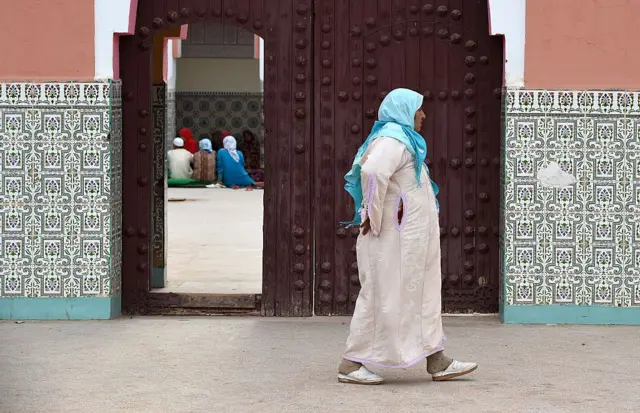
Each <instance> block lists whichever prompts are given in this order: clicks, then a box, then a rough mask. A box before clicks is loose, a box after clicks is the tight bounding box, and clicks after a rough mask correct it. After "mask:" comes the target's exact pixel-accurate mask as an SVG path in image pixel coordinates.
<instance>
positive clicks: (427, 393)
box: [0, 317, 640, 413]
mask: <svg viewBox="0 0 640 413" xmlns="http://www.w3.org/2000/svg"><path fill="white" fill-rule="evenodd" d="M348 323H349V319H348V318H344V317H331V318H327V317H322V318H321V317H316V318H311V319H263V318H240V317H230V318H227V317H209V318H178V317H175V318H165V317H139V318H133V319H130V318H122V319H118V320H112V321H104V322H97V321H96V322H94V321H89V322H26V323H23V324H15V323H13V322H0V412H2V413H28V412H64V413H72V412H92V413H94V412H100V413H112V412H133V413H146V412H149V413H164V412H167V413H169V412H233V413H239V412H274V413H275V412H277V413H282V412H305V413H308V412H359V413H363V412H425V411H431V412H447V413H449V412H545V413H554V412H638V411H640V378H639V376H638V371H639V368H640V357H638V351H639V349H640V329H638V328H637V327H598V326H517V325H502V324H501V323H500V322H499V321H497V320H496V319H495V318H493V317H446V318H445V330H446V333H447V337H448V343H447V353H448V354H451V355H454V356H455V357H458V358H460V359H464V360H469V359H472V360H476V361H478V362H479V363H480V368H479V369H478V371H477V372H476V373H475V374H474V375H472V376H469V378H468V379H466V380H461V381H458V382H449V383H435V382H433V381H431V380H430V379H429V378H428V377H427V376H426V374H425V372H424V365H419V366H416V367H414V368H412V369H409V370H406V371H383V372H382V373H383V374H384V376H385V378H386V379H387V380H388V382H387V384H385V385H383V386H373V387H368V386H353V385H344V384H339V383H338V382H337V380H336V366H337V364H338V361H339V357H340V354H341V351H342V350H343V346H344V340H345V339H346V337H347V334H348Z"/></svg>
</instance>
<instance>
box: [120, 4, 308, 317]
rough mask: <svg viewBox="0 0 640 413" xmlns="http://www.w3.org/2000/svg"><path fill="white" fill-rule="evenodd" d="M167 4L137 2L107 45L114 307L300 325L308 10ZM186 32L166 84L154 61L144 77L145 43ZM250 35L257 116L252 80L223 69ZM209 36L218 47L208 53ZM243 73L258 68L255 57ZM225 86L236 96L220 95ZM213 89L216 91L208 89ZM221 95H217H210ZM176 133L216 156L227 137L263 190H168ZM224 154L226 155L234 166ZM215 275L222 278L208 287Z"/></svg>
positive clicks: (150, 53) (304, 293)
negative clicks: (115, 128) (119, 223)
mask: <svg viewBox="0 0 640 413" xmlns="http://www.w3.org/2000/svg"><path fill="white" fill-rule="evenodd" d="M180 5H181V8H179V9H177V10H176V9H174V8H172V6H173V4H172V3H171V4H170V3H169V2H166V3H165V2H160V3H158V2H155V1H152V0H139V2H138V15H137V16H138V17H137V21H136V32H135V33H136V34H135V35H133V36H125V37H123V38H121V40H120V62H121V73H122V84H123V130H124V144H123V163H124V167H123V211H124V212H123V225H124V227H125V231H124V235H125V236H124V240H123V255H124V259H123V269H122V271H123V286H122V291H123V293H122V296H123V309H124V310H125V311H128V312H142V313H149V312H160V313H165V314H166V313H172V312H173V313H175V312H180V311H183V310H186V313H234V312H235V313H237V312H242V313H247V312H256V313H261V314H263V315H266V316H273V315H275V316H308V315H311V311H312V290H313V281H312V280H313V262H312V259H311V257H312V245H311V237H312V216H313V203H312V197H313V185H312V176H313V168H312V167H311V166H310V165H311V164H312V155H313V152H312V148H313V140H312V130H313V127H312V125H313V123H312V121H313V117H312V113H313V108H312V102H313V99H312V97H313V93H312V88H313V82H312V79H313V67H312V65H311V64H310V62H312V47H311V39H312V25H311V13H310V11H311V7H310V2H308V1H303V2H300V1H297V2H294V1H292V0H282V1H279V2H274V3H269V5H266V4H263V2H261V1H249V2H242V3H241V4H238V5H237V7H234V8H233V9H231V8H222V7H221V6H222V5H221V4H220V3H219V2H203V1H200V0H189V1H187V0H185V1H184V2H181V4H180ZM185 26H188V27H189V31H190V32H191V38H189V37H188V34H187V35H186V37H181V38H180V39H181V40H182V42H179V43H182V45H181V47H182V50H180V51H179V52H180V53H178V54H179V55H180V56H181V57H179V58H178V61H177V63H176V65H175V73H173V77H175V86H176V87H175V88H172V87H171V86H172V85H171V81H170V79H171V78H172V76H171V73H172V72H171V67H172V66H171V65H169V64H165V63H164V62H163V63H160V65H159V66H157V67H162V69H161V70H160V69H156V66H155V65H156V63H154V62H155V61H156V60H157V59H158V57H157V56H158V54H156V53H154V49H157V47H156V46H155V43H160V44H164V43H167V41H168V43H171V40H167V39H172V38H173V36H175V33H169V34H167V33H166V31H170V30H175V29H176V28H181V27H185ZM284 27H289V28H290V29H288V30H284V29H283V28H284ZM275 28H278V29H277V30H275ZM216 33H217V34H216ZM234 33H235V34H234ZM293 33H295V38H294V37H293V36H292V34H293ZM158 36H160V39H158ZM216 36H217V37H216ZM257 36H260V38H261V39H264V50H265V54H264V55H265V65H264V92H263V93H264V102H265V104H264V116H262V112H263V105H262V90H263V89H262V82H261V81H260V80H259V79H256V78H255V77H254V78H252V79H255V81H253V80H252V81H253V84H254V85H255V84H256V83H257V84H258V85H259V86H256V87H254V88H253V89H249V90H247V88H246V86H247V81H246V80H242V78H240V80H238V79H237V77H238V75H239V74H240V73H241V72H242V65H236V66H235V67H230V66H229V63H230V61H231V60H236V61H239V60H243V59H246V60H244V61H245V62H246V61H249V60H251V59H255V55H252V56H250V57H248V58H243V57H242V56H240V55H239V54H241V53H242V52H243V51H246V50H247V49H250V51H251V52H253V51H254V50H255V49H257V47H256V41H257V40H258V39H259V38H258V37H257ZM216 38H217V39H218V44H211V42H212V41H214V42H215V39H216ZM220 38H221V39H222V40H219V39H220ZM241 38H244V39H250V40H251V44H249V42H248V41H247V42H244V44H243V42H242V41H239V39H241ZM234 39H235V40H234ZM161 47H166V45H163V46H161ZM188 49H190V51H189V50H188ZM190 53H191V55H190V56H189V54H190ZM198 53H200V54H201V55H200V56H198V55H197V54H198ZM216 53H218V55H216ZM223 53H224V54H223ZM234 53H235V54H234ZM203 54H205V55H206V56H203ZM229 54H230V55H229ZM159 55H160V56H164V55H163V54H162V53H160V54H159ZM174 56H176V55H174ZM181 59H182V61H181ZM161 60H162V59H161ZM214 62H216V63H217V65H215V64H213V63H214ZM152 64H153V65H154V66H153V67H152V66H151V65H152ZM212 64H213V65H212ZM252 64H253V66H252V67H253V68H254V69H255V68H257V67H259V62H258V61H257V60H253V63H252ZM156 70H159V71H160V73H161V75H160V76H159V81H158V76H156V75H155V74H154V73H155V72H156ZM181 72H182V75H184V77H183V78H182V79H181ZM254 73H256V75H257V70H254ZM234 76H235V77H234ZM198 79H199V80H198ZM234 79H235V80H234ZM293 79H295V81H292V80H293ZM233 81H235V82H236V83H237V84H239V85H241V86H242V87H243V89H241V90H238V88H236V89H232V88H231V89H230V86H232V83H233ZM189 82H191V85H190V86H185V87H180V85H181V84H182V85H184V84H186V85H189ZM194 82H195V83H194ZM216 82H217V83H216ZM212 83H214V84H217V85H218V86H216V88H212V87H211V84H212ZM207 85H208V86H207ZM222 86H224V88H225V89H223V90H220V89H217V87H222ZM258 87H259V88H258ZM150 90H151V91H152V92H151V93H150V92H149V91H150ZM182 92H185V93H186V92H188V93H191V96H184V95H182V96H181V93H182ZM172 108H175V112H173V114H171V112H172V110H173V109H172ZM173 119H175V120H176V122H177V123H173V121H172V120H173ZM263 119H264V120H263ZM263 125H264V126H263ZM181 127H186V128H188V129H190V131H191V135H192V137H193V138H194V139H196V140H199V139H201V138H204V137H205V136H209V137H210V138H211V141H212V149H214V150H215V149H220V148H221V147H223V142H221V141H222V139H220V138H221V137H220V136H218V134H217V133H216V132H225V131H227V132H230V133H231V134H232V135H234V137H235V138H236V141H237V147H236V149H237V151H236V153H239V152H242V153H243V157H244V161H245V168H244V169H245V170H246V172H247V174H248V175H249V176H250V177H251V179H252V180H253V181H255V182H257V183H258V182H260V181H263V182H264V185H263V186H264V189H258V188H259V187H260V186H261V185H256V188H254V190H252V191H244V190H240V189H238V190H233V189H223V188H216V187H209V188H207V187H206V186H207V185H212V184H213V186H215V182H216V181H217V179H214V181H213V182H212V183H211V182H206V185H201V186H203V187H201V188H191V187H188V188H185V187H182V188H179V187H176V188H174V187H173V186H174V185H173V184H174V183H175V182H170V180H169V179H168V176H167V173H166V172H167V169H165V168H166V165H165V158H166V154H167V153H168V152H169V150H170V149H173V140H174V139H175V138H176V137H177V136H178V134H179V133H178V132H179V130H180V129H181ZM252 137H253V138H254V139H253V141H251V138H252ZM183 140H185V139H183ZM186 140H189V139H186ZM180 145H183V144H182V143H180ZM196 145H197V143H196ZM256 148H257V151H256ZM218 152H223V149H221V150H219V151H218ZM230 152H231V151H230V149H227V153H228V156H229V157H231V158H234V156H233V155H231V154H230ZM215 158H216V162H218V157H217V156H216V157H215ZM265 160H266V161H265ZM234 162H236V161H234ZM194 166H195V165H194ZM172 169H173V168H169V169H168V170H169V171H171V170H172ZM215 169H216V172H217V171H218V169H219V168H215ZM224 175H225V177H227V174H226V173H225V174H224ZM171 179H173V176H172V177H171ZM224 181H225V179H223V182H224ZM170 184H171V186H172V187H171V188H169V186H170ZM225 184H226V182H225ZM227 186H233V184H231V185H227ZM238 186H244V185H242V184H239V185H238ZM170 199H172V201H171V202H170ZM173 199H176V201H177V202H174V201H173ZM247 234H248V235H247ZM261 234H262V235H261ZM248 238H250V239H248ZM212 241H213V242H212ZM174 250H175V256H174V252H173V251H174ZM260 252H262V254H260ZM187 263H188V264H189V265H186V264H187ZM194 264H195V265H194ZM181 267H182V268H181ZM174 270H175V271H174ZM181 271H182V272H181ZM216 273H218V274H222V277H221V278H219V279H217V280H216V279H215V278H213V282H211V281H212V277H211V275H217V274H216ZM182 313H183V314H184V313H185V312H182Z"/></svg>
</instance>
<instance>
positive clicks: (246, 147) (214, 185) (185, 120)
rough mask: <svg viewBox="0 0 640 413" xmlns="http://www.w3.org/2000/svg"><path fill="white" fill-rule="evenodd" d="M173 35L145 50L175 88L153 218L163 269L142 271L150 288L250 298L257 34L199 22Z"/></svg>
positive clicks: (259, 198) (257, 139) (256, 271)
mask: <svg viewBox="0 0 640 413" xmlns="http://www.w3.org/2000/svg"><path fill="white" fill-rule="evenodd" d="M175 41H176V42H180V43H179V44H178V47H177V48H173V47H170V48H165V51H164V52H163V50H154V54H155V53H158V52H160V53H165V55H164V56H163V60H166V61H167V63H165V65H164V66H168V69H167V72H168V76H167V83H166V87H167V93H174V94H175V98H173V99H172V98H169V99H166V100H165V102H166V104H167V105H175V109H169V110H167V111H166V113H167V118H168V117H169V116H174V119H167V122H166V124H167V125H169V124H171V125H175V127H172V128H170V130H169V128H168V130H167V134H166V138H167V140H166V143H167V148H166V150H165V157H166V158H167V162H166V167H167V168H166V169H165V172H168V173H167V188H165V193H164V197H165V199H166V214H165V216H158V215H157V214H156V215H155V216H154V219H155V220H162V221H164V226H165V232H166V236H165V240H166V244H165V246H164V248H165V249H166V253H165V254H166V268H165V269H163V271H162V273H163V277H162V278H160V277H155V278H152V283H151V287H152V292H157V293H182V294H218V295H238V294H242V295H254V296H256V295H259V294H261V293H262V246H263V233H262V228H263V215H264V214H263V195H264V192H263V188H264V120H263V119H264V115H263V110H262V108H263V99H262V80H261V77H260V75H261V72H262V70H261V67H260V66H261V63H262V59H261V55H260V50H261V47H260V45H261V43H262V39H261V38H260V37H258V36H256V35H254V34H253V33H251V32H249V31H247V30H244V29H242V28H240V27H237V26H235V25H230V24H225V23H222V22H216V21H202V22H197V23H194V24H191V25H189V29H188V34H187V36H186V39H184V40H182V39H181V40H175ZM154 49H155V48H154ZM174 49H175V50H174ZM174 52H176V53H174ZM154 60H155V59H154ZM169 133H171V135H169ZM176 139H177V140H178V142H177V143H182V144H183V147H176V146H175V145H174V144H175V143H176V142H174V140H176ZM189 140H192V142H191V143H192V145H193V148H190V147H189ZM190 151H191V152H194V153H191V152H190ZM187 159H191V163H190V164H187V163H186V162H187ZM157 161H162V160H160V159H158V160H157ZM182 163H184V164H185V165H184V167H185V168H183V166H182V165H181V164H182ZM182 169H185V170H182ZM186 169H188V171H187V170H186ZM160 224H161V223H160V222H156V223H154V227H157V226H158V225H160ZM154 271H155V273H158V272H160V271H158V269H157V267H156V266H155V265H154ZM152 277H153V276H152Z"/></svg>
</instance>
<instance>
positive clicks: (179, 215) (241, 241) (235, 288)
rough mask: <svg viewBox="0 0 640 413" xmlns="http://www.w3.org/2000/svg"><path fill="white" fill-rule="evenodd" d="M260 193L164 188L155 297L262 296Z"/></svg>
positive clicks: (261, 193)
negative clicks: (161, 261) (160, 279)
mask: <svg viewBox="0 0 640 413" xmlns="http://www.w3.org/2000/svg"><path fill="white" fill-rule="evenodd" d="M263 194H264V191H261V190H260V191H251V192H246V191H244V190H238V191H233V190H230V189H199V188H193V189H192V188H186V189H182V188H170V189H169V199H172V198H186V199H187V200H186V201H184V202H169V208H168V214H167V226H168V231H169V236H168V244H169V247H168V254H167V255H168V259H167V261H168V262H167V279H168V282H167V286H166V288H163V289H156V290H154V291H158V292H165V291H167V292H168V291H170V292H185V293H218V294H258V293H261V292H262V221H263V216H262V211H263V204H262V198H263Z"/></svg>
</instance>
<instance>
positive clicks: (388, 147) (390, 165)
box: [360, 138, 406, 236]
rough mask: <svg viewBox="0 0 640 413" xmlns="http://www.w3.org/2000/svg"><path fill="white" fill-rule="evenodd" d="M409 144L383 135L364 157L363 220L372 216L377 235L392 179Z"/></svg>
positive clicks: (374, 233) (371, 223)
mask: <svg viewBox="0 0 640 413" xmlns="http://www.w3.org/2000/svg"><path fill="white" fill-rule="evenodd" d="M405 151H406V147H405V145H404V144H402V143H401V142H399V141H397V140H395V139H392V138H380V139H379V140H378V141H375V142H374V144H373V147H372V148H371V149H369V151H368V152H367V153H366V154H365V156H364V157H363V161H362V162H363V163H361V166H360V168H361V174H362V176H361V179H362V195H363V197H362V199H363V201H362V208H361V209H360V214H361V218H362V222H364V221H365V220H366V219H367V218H369V224H370V225H371V232H372V233H373V235H375V236H378V235H379V234H380V228H381V227H382V215H383V207H384V198H385V196H386V194H387V187H388V186H389V179H390V178H391V176H392V175H393V174H394V173H395V172H396V171H397V170H398V169H399V168H400V166H401V165H402V163H403V159H404V153H405Z"/></svg>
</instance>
